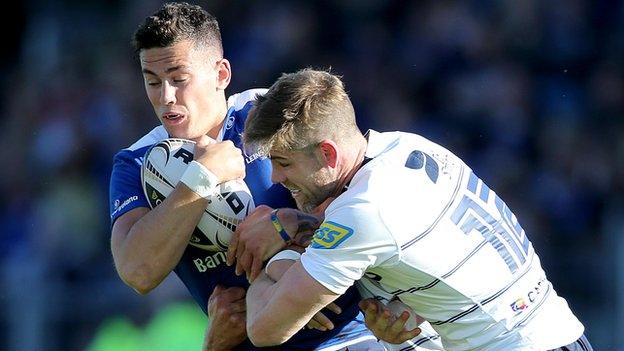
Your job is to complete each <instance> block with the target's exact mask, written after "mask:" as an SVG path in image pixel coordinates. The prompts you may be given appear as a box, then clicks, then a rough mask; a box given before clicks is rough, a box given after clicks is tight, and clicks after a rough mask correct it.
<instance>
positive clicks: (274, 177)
mask: <svg viewBox="0 0 624 351" xmlns="http://www.w3.org/2000/svg"><path fill="white" fill-rule="evenodd" d="M271 181H272V182H273V183H276V184H277V183H284V182H285V181H286V176H285V175H284V173H283V172H280V171H278V170H276V169H275V168H273V170H272V171H271Z"/></svg>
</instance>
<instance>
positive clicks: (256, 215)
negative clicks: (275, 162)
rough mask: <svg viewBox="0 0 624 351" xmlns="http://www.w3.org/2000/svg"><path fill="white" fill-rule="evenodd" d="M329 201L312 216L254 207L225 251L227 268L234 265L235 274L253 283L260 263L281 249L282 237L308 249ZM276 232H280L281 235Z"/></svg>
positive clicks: (286, 210) (289, 209) (283, 241)
mask: <svg viewBox="0 0 624 351" xmlns="http://www.w3.org/2000/svg"><path fill="white" fill-rule="evenodd" d="M332 200H333V198H329V199H327V200H326V201H324V202H323V203H322V204H321V205H319V206H318V207H317V208H316V209H315V210H314V211H313V212H312V213H304V212H301V211H299V210H295V209H292V208H282V209H279V210H278V211H276V212H274V210H273V209H272V208H270V207H268V206H264V205H261V206H258V207H256V209H255V210H254V211H253V212H252V213H251V214H250V215H249V216H247V218H245V220H244V221H243V222H242V223H240V224H239V225H238V227H237V228H236V232H235V233H234V235H233V236H232V239H231V241H230V245H229V247H228V253H227V264H228V265H232V264H234V262H236V274H241V273H243V272H245V273H246V275H247V279H248V280H249V281H253V280H254V279H256V277H257V276H258V274H260V270H261V269H262V263H263V262H264V261H265V260H267V259H268V258H270V257H272V256H273V255H274V254H275V253H277V252H278V251H279V250H281V249H283V248H284V247H285V245H286V241H285V240H284V239H285V238H283V237H282V236H286V237H287V239H288V242H289V243H291V244H294V245H297V246H300V247H306V246H308V244H309V243H310V241H311V240H312V236H313V235H314V231H315V230H316V229H317V228H318V226H319V225H320V224H321V222H322V221H323V218H324V217H325V215H324V211H325V209H326V208H327V206H329V204H330V203H331V201H332ZM278 228H281V229H282V233H281V234H280V233H279V231H278Z"/></svg>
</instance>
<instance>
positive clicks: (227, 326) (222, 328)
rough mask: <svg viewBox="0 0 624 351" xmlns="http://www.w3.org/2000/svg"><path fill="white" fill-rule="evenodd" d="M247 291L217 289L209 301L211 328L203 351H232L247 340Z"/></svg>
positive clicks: (208, 330)
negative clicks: (231, 350)
mask: <svg viewBox="0 0 624 351" xmlns="http://www.w3.org/2000/svg"><path fill="white" fill-rule="evenodd" d="M245 294H246V292H245V289H243V288H240V287H231V288H224V287H222V286H219V285H217V287H216V288H215V289H214V291H213V292H212V295H210V298H209V299H208V315H209V316H210V326H209V327H208V329H207V330H206V335H205V338H204V346H203V348H202V350H203V351H208V350H210V351H217V350H230V349H232V348H233V347H235V346H237V345H238V344H240V343H242V342H243V341H244V340H245V339H246V338H247V329H246V326H245V322H246V315H245V314H246V311H247V305H246V303H245Z"/></svg>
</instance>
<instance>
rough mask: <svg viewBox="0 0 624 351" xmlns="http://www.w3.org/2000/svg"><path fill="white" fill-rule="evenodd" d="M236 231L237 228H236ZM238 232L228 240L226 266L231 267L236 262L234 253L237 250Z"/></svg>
mask: <svg viewBox="0 0 624 351" xmlns="http://www.w3.org/2000/svg"><path fill="white" fill-rule="evenodd" d="M237 229H238V228H237ZM238 236H239V234H238V231H235V232H234V233H233V234H232V237H231V238H230V243H229V244H228V251H227V262H226V263H227V265H228V266H231V265H232V264H233V263H234V261H236V251H237V249H238Z"/></svg>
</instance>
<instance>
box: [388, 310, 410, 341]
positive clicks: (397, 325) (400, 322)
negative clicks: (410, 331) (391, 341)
mask: <svg viewBox="0 0 624 351" xmlns="http://www.w3.org/2000/svg"><path fill="white" fill-rule="evenodd" d="M409 316H410V315H409V312H407V311H403V313H401V315H400V316H399V318H397V319H396V320H395V321H394V322H392V323H391V324H390V326H389V327H388V332H389V333H391V334H392V335H399V334H401V333H402V332H404V331H406V329H405V324H406V323H407V320H408V319H409Z"/></svg>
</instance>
